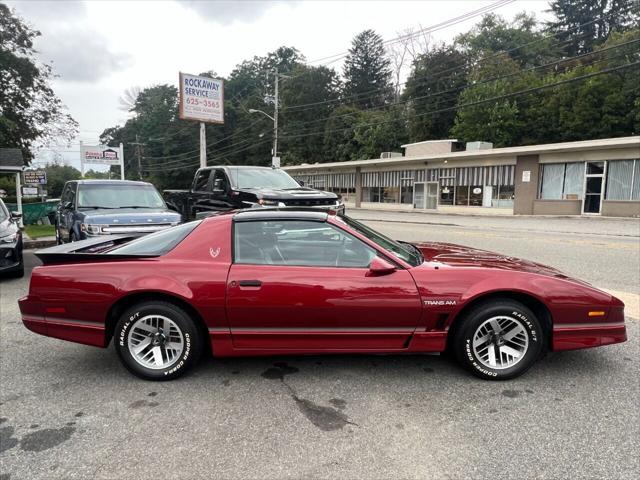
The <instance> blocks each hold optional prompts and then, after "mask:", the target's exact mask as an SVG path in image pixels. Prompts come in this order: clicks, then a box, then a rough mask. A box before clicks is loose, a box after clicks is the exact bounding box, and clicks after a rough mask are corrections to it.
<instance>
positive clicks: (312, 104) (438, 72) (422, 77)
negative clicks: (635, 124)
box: [282, 15, 609, 111]
mask: <svg viewBox="0 0 640 480" xmlns="http://www.w3.org/2000/svg"><path fill="white" fill-rule="evenodd" d="M608 16H609V15H602V16H600V17H598V18H595V19H592V20H590V21H588V22H585V23H582V24H580V25H576V26H574V27H572V28H570V29H568V30H567V31H566V32H563V33H568V32H571V31H573V30H576V29H578V28H582V27H585V26H588V25H590V24H592V23H595V22H599V21H601V20H603V19H604V18H606V17H608ZM548 30H552V29H551V28H547V29H544V30H542V31H541V32H544V31H548ZM556 35H558V32H555V33H551V34H549V35H545V36H543V37H541V38H538V39H536V40H532V41H530V42H527V43H523V44H521V45H517V46H515V47H513V48H510V49H508V50H502V51H499V52H494V53H492V54H490V55H485V56H483V57H482V58H480V59H478V60H477V61H476V62H475V63H474V64H473V65H472V66H477V65H478V64H482V63H485V62H486V61H487V60H490V59H493V58H498V57H500V56H502V55H505V54H510V53H512V52H515V51H517V50H520V49H521V48H525V47H529V46H531V45H535V44H537V43H541V42H544V41H545V40H548V39H550V38H553V37H555V36H556ZM587 35H589V33H584V34H582V35H581V36H579V37H577V38H582V37H584V36H587ZM573 41H575V38H573V39H568V40H562V41H560V42H558V43H556V44H554V45H552V47H556V46H559V45H562V44H563V43H571V42H573ZM521 56H522V55H519V56H516V57H513V58H519V57H521ZM457 70H459V67H451V68H447V69H444V70H438V71H437V72H436V73H435V74H428V75H424V76H421V77H414V80H422V79H426V78H429V77H432V78H440V75H442V74H443V73H448V72H455V71H457ZM433 75H435V76H433ZM406 83H407V82H406V81H405V82H401V83H400V84H399V85H405V84H406ZM383 89H384V88H376V89H372V90H368V91H365V92H360V93H357V94H353V95H350V96H348V97H342V98H338V99H332V100H325V101H321V102H311V103H307V104H297V105H290V106H285V107H282V111H286V110H293V109H298V108H303V107H307V106H314V105H322V104H325V103H344V102H343V101H344V100H345V99H346V98H357V97H360V96H363V98H362V99H358V100H366V99H368V98H373V96H374V95H373V94H376V93H380V92H381V91H382V90H383ZM368 94H372V95H371V96H368Z"/></svg>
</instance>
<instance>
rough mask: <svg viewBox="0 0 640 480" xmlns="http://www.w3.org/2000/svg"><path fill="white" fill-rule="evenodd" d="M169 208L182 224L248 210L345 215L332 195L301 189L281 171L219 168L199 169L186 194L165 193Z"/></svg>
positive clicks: (170, 191) (267, 168)
mask: <svg viewBox="0 0 640 480" xmlns="http://www.w3.org/2000/svg"><path fill="white" fill-rule="evenodd" d="M164 198H165V200H166V201H167V205H169V207H171V208H173V209H175V210H176V211H177V212H180V214H182V217H183V218H184V219H185V220H192V219H195V218H202V217H204V216H207V215H210V214H211V213H217V212H220V211H228V210H233V209H242V208H251V207H307V208H317V209H325V210H329V209H330V210H335V211H338V212H344V204H343V203H342V202H341V201H340V197H338V195H336V194H335V193H331V192H323V191H320V190H315V189H313V188H307V187H304V186H301V185H300V184H298V182H296V181H295V180H294V179H293V178H291V176H290V175H289V174H288V173H287V172H285V171H284V170H280V169H277V168H271V167H247V166H241V167H238V166H220V167H207V168H201V169H199V170H198V171H197V172H196V174H195V176H194V178H193V183H192V185H191V189H189V190H165V191H164Z"/></svg>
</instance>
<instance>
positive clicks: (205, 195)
mask: <svg viewBox="0 0 640 480" xmlns="http://www.w3.org/2000/svg"><path fill="white" fill-rule="evenodd" d="M211 172H212V170H211V169H202V170H198V171H197V172H196V174H195V177H194V178H193V185H192V187H191V215H190V218H197V217H198V213H202V212H209V211H210V210H211V205H210V199H211V177H212V175H211Z"/></svg>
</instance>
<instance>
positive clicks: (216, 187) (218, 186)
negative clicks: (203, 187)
mask: <svg viewBox="0 0 640 480" xmlns="http://www.w3.org/2000/svg"><path fill="white" fill-rule="evenodd" d="M213 192H214V193H222V192H224V189H223V188H222V179H221V178H216V179H215V180H214V181H213Z"/></svg>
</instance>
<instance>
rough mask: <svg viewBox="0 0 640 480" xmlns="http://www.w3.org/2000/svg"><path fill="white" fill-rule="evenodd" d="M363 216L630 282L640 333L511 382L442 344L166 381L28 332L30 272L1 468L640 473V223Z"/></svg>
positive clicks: (13, 338)
mask: <svg viewBox="0 0 640 480" xmlns="http://www.w3.org/2000/svg"><path fill="white" fill-rule="evenodd" d="M353 215H354V216H355V217H357V218H363V219H367V220H366V222H367V223H369V224H370V225H371V226H373V227H375V228H378V229H380V230H382V231H384V232H385V233H387V234H391V235H393V236H394V237H396V238H400V239H405V240H436V241H450V242H454V243H462V244H467V245H472V246H475V247H478V248H485V249H491V250H496V251H500V252H503V253H506V254H509V255H518V256H522V257H526V258H529V259H532V260H536V261H541V262H544V263H548V264H551V265H553V266H555V267H557V268H560V269H562V270H564V271H565V272H567V273H570V274H573V275H577V276H580V277H581V278H583V279H585V280H587V281H589V282H592V283H594V284H595V285H596V286H598V287H601V288H606V289H608V290H611V291H614V292H616V294H618V295H619V296H620V297H621V298H623V299H624V300H625V302H628V303H629V308H628V313H629V316H628V317H627V322H628V334H629V341H628V342H626V343H624V344H621V345H615V346H609V347H604V348H600V349H593V350H583V351H576V352H565V353H558V354H550V355H549V356H547V357H546V358H545V359H544V360H542V361H541V362H539V363H538V364H537V365H536V366H534V368H533V369H532V370H531V371H530V372H529V373H528V374H526V375H525V376H524V377H521V378H518V379H516V380H513V381H509V382H503V383H495V382H485V381H482V380H478V379H476V378H474V377H471V376H470V375H468V374H467V373H466V372H464V371H462V370H461V369H459V368H458V367H457V366H456V365H455V364H453V363H451V362H450V361H449V360H448V359H446V358H444V357H440V356H435V355H424V356H351V355H341V356H325V357H317V356H313V357H279V358H249V359H226V360H224V359H221V360H215V361H214V360H211V359H207V360H203V362H202V364H201V365H200V366H199V367H198V368H197V369H196V370H195V371H193V372H192V373H191V374H190V375H188V376H187V377H185V378H183V379H180V380H177V381H174V382H170V383H151V382H145V381H142V380H139V379H137V378H135V377H133V376H131V375H129V374H128V373H127V372H126V371H125V370H124V369H123V368H122V367H121V366H120V364H119V362H118V360H117V358H116V355H115V352H114V351H113V348H109V349H106V350H102V349H97V348H92V347H85V346H81V345H75V344H72V343H67V342H63V341H59V340H55V339H50V338H45V337H41V336H38V335H35V334H33V333H31V332H29V331H27V330H26V329H25V328H24V327H23V326H22V324H21V322H20V317H19V313H18V308H17V304H16V299H17V298H18V297H20V296H22V295H23V294H24V293H25V292H26V290H27V288H28V277H25V279H19V280H3V281H1V283H0V294H1V300H2V301H1V304H0V309H1V311H0V314H1V315H0V479H1V480H9V479H22V478H30V479H31V478H41V479H50V478H105V479H106V478H109V479H111V478H165V479H174V478H176V479H177V478H180V479H185V478H189V479H190V478H224V479H234V478H296V479H297V478H390V477H392V478H438V479H439V478H469V477H474V478H491V477H493V478H534V477H535V478H551V479H557V478H568V477H572V478H577V477H580V478H615V479H619V478H638V476H639V475H640V461H639V460H638V455H637V452H638V451H639V449H640V440H639V439H640V420H639V415H638V404H639V402H638V395H639V393H640V388H639V387H640V384H639V382H640V377H639V375H638V372H639V364H640V342H638V339H639V338H640V337H639V334H640V332H639V327H638V325H639V321H638V319H637V316H638V315H637V303H635V302H637V301H638V290H639V285H640V281H639V279H638V275H639V273H638V272H639V271H640V243H639V242H640V223H638V220H624V221H623V220H620V221H615V220H607V221H605V220H604V219H603V221H597V222H591V223H585V222H581V223H575V224H573V223H572V222H568V221H566V222H564V224H562V220H561V219H557V221H556V220H553V221H552V220H548V219H547V220H542V219H538V220H537V221H538V222H539V223H526V222H525V223H522V222H521V221H520V220H519V219H511V220H512V221H511V222H509V219H507V220H503V219H500V220H494V219H485V220H474V219H469V218H466V217H459V218H452V219H449V218H446V217H443V216H440V217H438V216H433V217H431V216H429V217H427V216H423V217H413V216H409V217H408V216H405V215H404V214H397V215H396V214H391V213H379V212H366V211H354V212H353ZM586 220H587V221H588V219H586ZM636 232H638V234H636ZM26 258H27V262H28V266H29V267H32V266H33V265H34V264H35V263H36V260H35V257H34V256H33V255H32V254H31V253H27V255H26ZM633 317H635V318H633Z"/></svg>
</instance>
